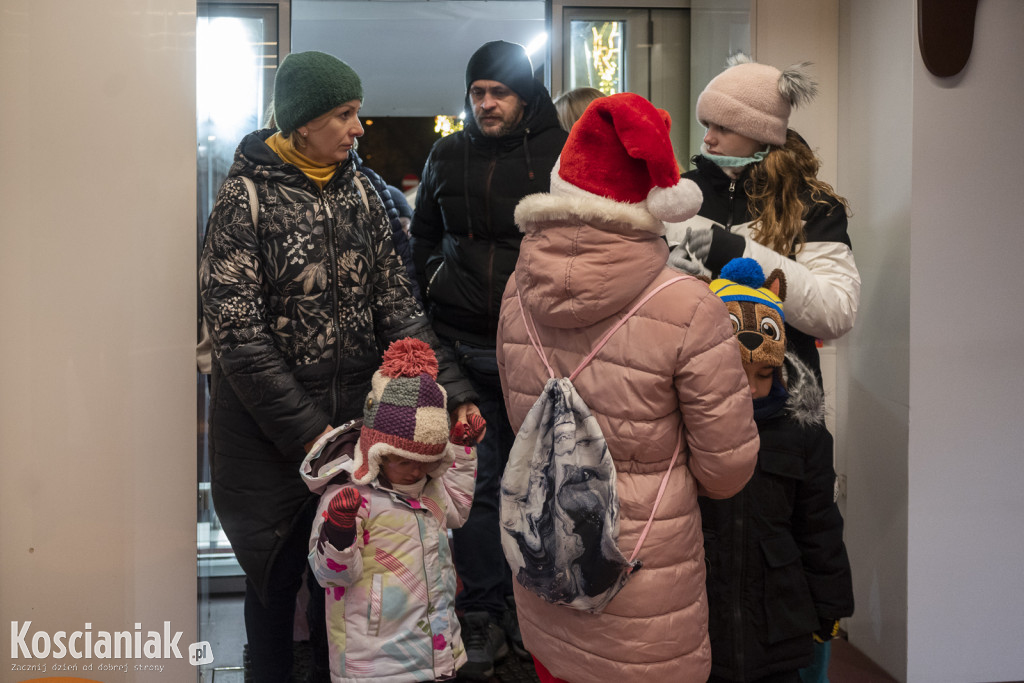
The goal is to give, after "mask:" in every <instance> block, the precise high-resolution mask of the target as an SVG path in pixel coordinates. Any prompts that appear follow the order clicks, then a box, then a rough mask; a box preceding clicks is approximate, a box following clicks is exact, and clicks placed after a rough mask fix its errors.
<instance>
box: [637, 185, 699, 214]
mask: <svg viewBox="0 0 1024 683" xmlns="http://www.w3.org/2000/svg"><path fill="white" fill-rule="evenodd" d="M703 203H704V194H703V193H702V192H701V191H700V188H699V187H697V183H695V182H693V181H692V180H688V179H686V178H680V179H679V182H678V183H676V184H675V185H673V186H672V187H658V186H655V187H653V188H651V191H650V192H648V193H647V210H648V211H650V212H651V214H652V215H654V216H655V217H656V218H660V219H661V220H663V221H671V222H673V223H678V222H679V221H685V220H689V219H690V218H693V217H694V216H696V215H697V212H698V211H700V206H701V204H703Z"/></svg>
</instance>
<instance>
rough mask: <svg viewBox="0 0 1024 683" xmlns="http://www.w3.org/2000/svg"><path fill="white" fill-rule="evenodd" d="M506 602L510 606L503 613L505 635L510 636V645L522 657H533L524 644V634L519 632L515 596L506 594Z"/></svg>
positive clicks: (502, 621) (502, 624)
mask: <svg viewBox="0 0 1024 683" xmlns="http://www.w3.org/2000/svg"><path fill="white" fill-rule="evenodd" d="M505 604H507V605H508V608H507V609H506V610H505V613H504V614H502V615H501V628H502V629H504V631H505V635H506V636H507V637H508V642H509V645H511V646H512V651H513V652H515V653H516V656H518V657H519V658H520V659H532V658H531V657H530V653H529V652H527V651H526V648H525V647H524V646H523V634H522V633H520V632H519V614H518V613H517V612H516V602H515V598H513V597H512V596H511V595H508V596H506V597H505Z"/></svg>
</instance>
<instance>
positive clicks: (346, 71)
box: [274, 51, 363, 135]
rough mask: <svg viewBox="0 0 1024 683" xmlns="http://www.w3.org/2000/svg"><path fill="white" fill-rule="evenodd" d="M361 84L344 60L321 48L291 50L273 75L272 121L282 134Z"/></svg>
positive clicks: (357, 91)
mask: <svg viewBox="0 0 1024 683" xmlns="http://www.w3.org/2000/svg"><path fill="white" fill-rule="evenodd" d="M362 99H363V84H362V83H361V82H360V81H359V76H358V75H357V74H356V72H355V71H353V70H352V67H350V66H349V65H348V64H346V63H345V62H343V61H341V60H340V59H338V58H337V57H333V56H331V55H329V54H326V53H324V52H316V51H310V52H293V53H292V54H290V55H288V56H286V57H285V58H284V59H283V60H281V65H280V66H278V67H277V76H275V77H274V121H275V122H276V123H277V128H278V130H280V131H281V133H283V134H284V135H287V134H289V133H291V132H292V131H293V130H295V129H296V128H298V127H299V126H301V125H303V124H306V123H309V122H310V121H312V120H313V119H315V118H316V117H318V116H320V115H321V114H326V113H327V112H329V111H330V110H332V109H334V108H335V107H337V106H339V105H341V104H344V103H345V102H349V101H350V100H360V101H361V100H362Z"/></svg>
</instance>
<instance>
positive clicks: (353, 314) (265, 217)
mask: <svg viewBox="0 0 1024 683" xmlns="http://www.w3.org/2000/svg"><path fill="white" fill-rule="evenodd" d="M272 134H273V131H271V130H264V131H258V132H256V133H252V134H250V135H248V136H246V137H245V138H244V139H243V140H242V142H241V144H240V145H239V147H238V150H237V151H236V153H235V161H234V164H233V165H232V167H231V170H230V171H229V174H228V178H227V180H225V181H224V184H223V185H222V187H221V189H220V192H219V194H218V196H217V201H216V204H215V206H214V209H213V212H212V213H211V215H210V221H209V224H208V228H207V238H206V245H205V247H204V249H203V255H202V259H201V262H200V294H201V296H202V302H203V313H204V316H205V320H206V324H207V326H208V328H209V329H210V335H211V337H212V340H213V349H214V363H213V366H214V367H213V372H212V388H211V397H210V427H211V432H210V436H211V442H212V446H213V464H212V490H213V499H214V505H215V507H216V510H217V514H218V516H219V518H220V520H221V522H222V524H223V526H224V530H225V532H226V533H227V535H228V539H229V540H230V542H231V545H232V548H233V549H234V551H235V555H236V557H237V558H238V560H239V563H240V564H241V565H242V568H243V569H244V570H245V572H246V575H247V576H248V577H249V578H250V580H252V581H253V582H254V583H255V584H256V586H257V589H258V590H260V591H261V593H262V591H263V588H264V586H263V578H264V574H265V571H266V569H267V568H268V567H269V565H270V563H271V562H272V561H273V558H274V556H275V553H276V551H277V548H278V544H279V542H280V539H281V538H282V537H283V536H286V535H287V534H288V530H289V529H290V528H291V525H292V524H294V523H295V520H296V519H297V518H298V516H299V513H300V510H301V508H302V507H303V505H304V504H306V503H307V502H308V500H309V498H310V495H311V494H310V493H309V489H308V488H307V487H306V485H305V484H304V483H303V482H302V480H301V479H300V477H299V465H300V464H301V462H302V459H303V457H304V456H305V451H304V448H303V444H305V443H307V442H309V441H311V440H313V439H314V438H315V437H316V436H317V435H319V434H320V433H321V432H322V431H323V430H324V429H325V428H326V427H327V425H329V424H330V425H340V424H342V423H343V422H345V421H347V420H350V419H352V418H355V417H360V416H361V415H362V407H363V402H364V400H365V399H366V394H367V392H368V391H369V388H370V378H371V376H372V375H373V372H374V371H375V370H376V369H377V367H378V366H379V365H380V360H381V354H382V352H383V350H384V349H385V348H386V347H387V345H388V344H389V343H390V342H391V341H393V340H396V339H401V338H403V337H407V336H413V337H419V338H421V339H424V340H425V341H427V342H428V343H430V344H431V345H432V346H433V347H435V350H437V351H438V360H439V362H440V365H441V373H440V375H439V377H438V380H439V381H440V382H441V383H442V385H443V386H445V389H446V390H447V392H448V399H449V405H450V406H452V405H455V404H457V403H461V402H463V401H466V400H475V396H474V395H473V392H472V389H471V387H470V386H469V384H468V382H466V380H465V379H463V378H462V375H461V373H460V372H459V370H458V368H457V366H456V365H455V364H454V362H453V361H452V359H451V357H450V355H449V354H448V353H447V352H446V351H445V350H444V349H441V348H440V345H439V344H438V340H437V337H436V335H435V334H434V333H433V331H432V330H431V328H430V325H429V322H428V321H427V318H426V316H425V315H424V313H423V310H422V308H421V307H420V306H419V304H418V303H417V302H416V300H415V299H414V298H413V297H412V295H411V293H410V290H409V279H408V276H407V275H406V271H405V268H404V267H403V266H402V264H401V262H400V261H399V259H398V257H397V256H396V255H395V251H394V249H393V247H392V240H391V228H390V226H389V223H388V220H387V216H386V213H385V210H384V207H383V205H382V204H381V201H380V199H379V198H378V196H377V194H376V193H375V192H373V191H372V189H371V186H370V183H369V182H368V181H367V179H366V178H365V177H363V178H362V184H363V187H364V189H365V190H366V193H367V196H368V202H369V211H367V209H366V208H365V207H364V205H363V202H362V200H361V198H360V194H359V192H358V190H357V188H356V185H355V183H354V180H353V179H354V176H355V171H354V169H353V166H352V163H351V161H349V162H346V163H345V164H343V165H342V167H340V168H339V169H338V171H337V172H336V173H335V175H334V177H333V178H332V179H331V181H330V182H329V183H327V185H326V187H325V188H324V189H323V190H320V189H319V188H318V187H317V186H316V184H314V183H313V182H312V181H311V180H309V178H308V177H306V176H305V175H304V174H303V173H302V172H301V171H299V169H297V168H296V167H295V166H292V165H291V164H286V163H284V162H282V161H281V159H280V158H279V157H278V156H277V154H275V153H274V152H273V151H272V150H271V149H270V148H269V147H268V146H267V145H266V144H265V143H264V140H265V139H267V138H268V137H270V135H272ZM242 175H245V176H248V177H250V178H252V179H253V180H254V182H255V185H256V191H257V195H258V199H259V217H258V221H257V225H256V226H254V225H253V222H252V214H251V210H250V206H249V196H248V193H247V191H246V188H245V184H244V183H243V182H242V180H241V179H240V178H239V176H242Z"/></svg>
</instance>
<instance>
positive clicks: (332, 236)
mask: <svg viewBox="0 0 1024 683" xmlns="http://www.w3.org/2000/svg"><path fill="white" fill-rule="evenodd" d="M318 194H319V197H320V205H321V206H322V207H323V209H324V214H325V215H326V216H327V226H326V228H325V231H326V233H327V257H328V259H329V265H328V273H329V275H330V278H329V279H328V286H329V287H330V290H331V321H332V322H333V323H334V369H333V370H332V371H331V413H330V415H331V417H330V419H331V424H332V425H333V424H334V423H335V422H336V421H337V415H338V374H339V372H340V371H341V314H340V312H339V311H338V258H337V253H338V245H337V239H338V236H337V234H336V233H335V231H334V214H333V213H331V207H330V204H329V203H328V202H327V199H326V197H324V192H323V190H319V192H318Z"/></svg>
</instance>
